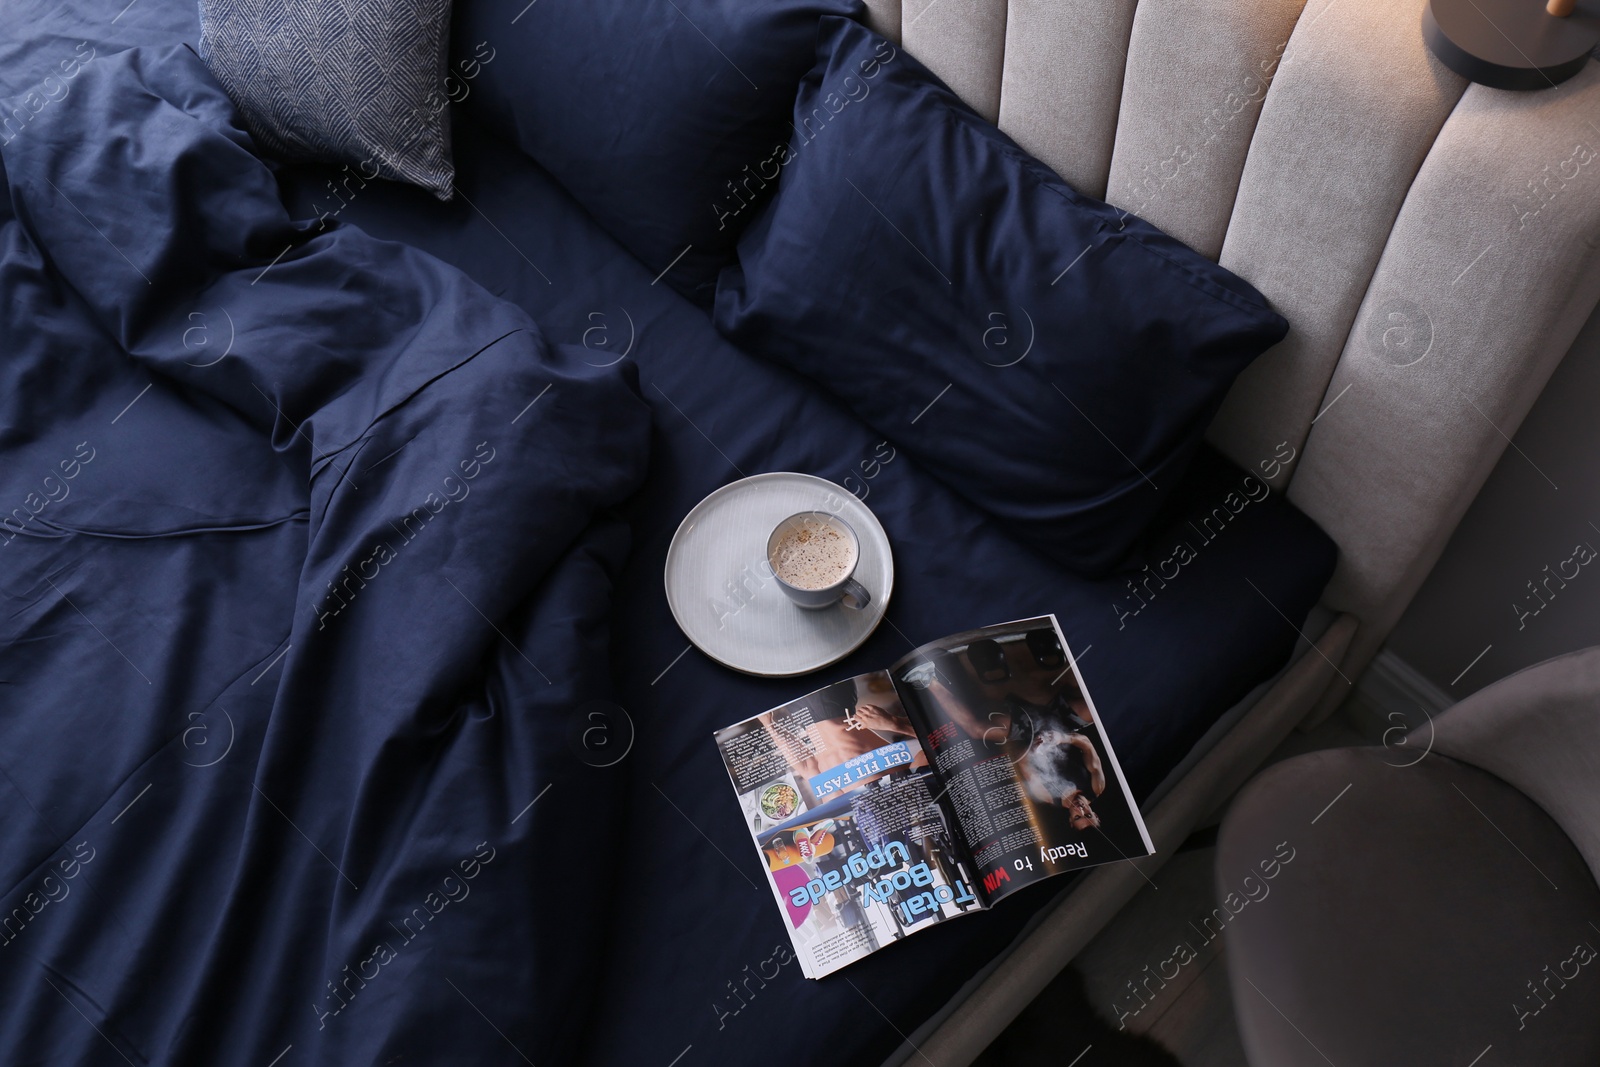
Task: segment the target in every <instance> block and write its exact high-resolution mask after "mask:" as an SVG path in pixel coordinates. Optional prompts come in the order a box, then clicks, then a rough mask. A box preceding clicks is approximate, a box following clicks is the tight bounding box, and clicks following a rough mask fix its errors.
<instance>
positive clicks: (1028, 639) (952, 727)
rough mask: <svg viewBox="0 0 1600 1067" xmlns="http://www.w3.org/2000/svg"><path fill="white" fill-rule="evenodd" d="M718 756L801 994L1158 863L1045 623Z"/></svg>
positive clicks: (939, 654)
mask: <svg viewBox="0 0 1600 1067" xmlns="http://www.w3.org/2000/svg"><path fill="white" fill-rule="evenodd" d="M716 741H717V748H718V750H719V751H720V752H721V753H722V759H723V762H724V763H725V764H726V765H727V768H728V774H729V776H730V777H731V778H732V779H733V787H734V791H735V792H737V793H738V795H739V803H740V804H741V805H742V806H743V808H744V817H745V820H746V822H747V823H748V824H749V826H750V835H751V837H752V838H754V840H755V844H756V849H757V850H758V851H759V852H760V854H761V857H762V861H763V863H764V864H765V866H766V869H767V877H768V879H769V881H770V883H771V885H772V891H773V895H774V896H775V897H776V898H777V900H778V906H779V908H780V909H781V910H782V911H783V914H784V919H785V925H786V926H787V927H788V929H789V937H790V939H791V940H792V941H793V942H794V948H795V955H796V956H797V957H798V958H799V960H800V966H801V968H802V969H803V970H804V972H805V975H806V977H808V978H821V977H822V976H824V975H826V974H830V973H832V972H833V971H836V970H838V969H839V968H841V967H844V966H845V965H847V964H850V963H853V962H855V961H856V960H859V959H861V958H862V957H864V956H867V955H870V954H871V953H873V952H875V951H877V950H878V949H879V948H881V947H883V946H884V945H886V944H889V943H890V942H893V941H898V940H900V939H901V938H904V937H907V936H909V935H911V934H914V933H916V932H917V931H919V930H925V929H927V928H929V927H931V926H937V925H938V924H939V923H941V922H944V921H945V920H947V919H953V918H956V917H958V916H961V915H965V914H966V913H967V912H969V911H974V910H982V909H985V908H988V907H989V906H991V905H992V904H994V903H995V902H996V901H998V900H1000V899H1002V898H1004V897H1006V896H1009V895H1010V894H1012V893H1014V892H1016V891H1017V890H1019V889H1021V888H1023V887H1024V886H1028V885H1032V884H1033V883H1035V882H1038V881H1041V880H1042V879H1045V878H1048V877H1050V876H1051V875H1054V874H1060V873H1062V872H1064V871H1074V870H1078V869H1080V868H1083V867H1092V866H1094V865H1096V864H1100V863H1108V862H1110V861H1113V860H1122V859H1132V858H1133V857H1135V856H1148V855H1150V854H1151V853H1153V852H1154V851H1155V848H1154V847H1153V846H1152V845H1151V843H1150V835H1149V833H1148V832H1147V831H1146V830H1145V827H1144V820H1143V819H1141V818H1140V816H1139V809H1138V808H1137V807H1136V806H1135V805H1134V803H1133V798H1132V797H1131V796H1130V795H1129V793H1128V786H1127V783H1126V781H1124V779H1123V777H1122V769H1121V768H1120V767H1119V766H1117V757H1116V754H1115V753H1113V752H1112V750H1111V739H1110V738H1109V737H1107V736H1106V735H1105V732H1104V730H1102V729H1101V727H1100V722H1099V716H1098V715H1096V714H1095V710H1094V702H1093V701H1092V700H1090V698H1089V694H1088V691H1087V690H1085V689H1084V686H1083V680H1082V679H1081V678H1080V677H1079V676H1078V670H1077V665H1076V663H1075V662H1074V661H1073V659H1072V656H1071V654H1070V653H1069V652H1068V650H1067V642H1066V640H1065V638H1063V636H1062V634H1061V627H1060V626H1059V625H1057V623H1056V619H1055V616H1054V615H1045V616H1041V617H1039V618H1034V619H1023V620H1021V621H1019V622H1009V623H1003V624H1001V625H998V626H986V627H984V628H983V629H980V630H967V631H965V632H963V633H958V634H953V635H952V636H950V637H945V638H942V639H940V640H938V641H933V642H930V643H929V644H926V645H923V646H922V647H920V648H917V649H915V650H913V651H912V652H911V653H910V654H909V655H907V656H905V657H904V658H902V659H901V660H900V661H899V662H897V663H895V664H894V666H892V667H891V668H889V670H887V671H873V672H872V673H870V674H861V675H857V676H856V677H854V678H849V679H846V680H845V681H842V682H835V683H834V684H833V685H830V686H827V687H825V688H823V689H819V690H817V691H816V692H814V693H811V694H809V695H807V696H803V697H801V698H800V699H798V700H792V701H790V702H789V703H787V704H784V705H781V706H780V707H776V708H773V709H772V710H771V711H767V712H763V713H762V714H760V715H757V716H755V717H754V718H752V719H746V720H745V721H744V722H741V723H737V724H736V725H733V726H729V727H726V728H725V729H722V730H718V731H717V732H716Z"/></svg>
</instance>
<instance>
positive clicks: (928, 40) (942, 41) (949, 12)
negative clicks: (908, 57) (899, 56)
mask: <svg viewBox="0 0 1600 1067" xmlns="http://www.w3.org/2000/svg"><path fill="white" fill-rule="evenodd" d="M900 39H901V41H902V42H903V43H904V44H905V46H906V49H907V50H908V51H910V52H911V54H912V55H914V56H916V57H917V58H918V59H920V60H921V61H922V62H923V63H925V64H926V65H927V67H928V69H929V70H931V71H933V72H934V73H935V74H937V75H938V76H939V77H940V78H941V79H943V81H944V83H945V84H946V85H948V86H950V88H951V89H953V90H955V92H956V95H957V96H959V97H961V99H963V100H965V101H966V102H967V103H968V104H969V105H970V106H971V107H972V110H974V111H976V112H977V113H978V114H980V115H982V116H983V117H984V118H986V119H988V120H989V121H990V122H994V121H995V120H996V119H998V118H999V117H1000V66H1001V63H1002V62H1003V61H1004V58H1005V50H1006V0H901V8H900Z"/></svg>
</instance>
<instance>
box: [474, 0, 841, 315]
mask: <svg viewBox="0 0 1600 1067" xmlns="http://www.w3.org/2000/svg"><path fill="white" fill-rule="evenodd" d="M861 11H862V7H861V3H860V0H537V2H532V0H460V2H459V3H458V5H457V7H456V23H457V29H456V35H455V36H456V42H457V43H456V50H457V51H458V52H463V51H465V50H466V49H467V48H469V47H470V45H471V43H472V42H477V41H484V40H487V41H489V42H491V43H492V44H493V45H494V48H495V61H494V62H493V63H490V64H485V65H484V66H483V68H482V72H481V73H480V74H479V76H478V77H477V79H476V80H475V81H474V82H473V84H472V86H471V95H470V96H469V97H468V98H467V102H466V106H467V107H468V108H477V109H479V112H480V114H481V115H483V116H484V117H485V121H486V124H488V125H490V126H491V127H492V128H498V129H500V130H501V131H503V132H505V133H507V134H508V135H509V136H510V137H511V138H512V139H513V140H514V141H515V142H516V143H517V144H518V145H519V146H520V147H521V148H522V150H523V151H524V152H526V153H527V154H528V155H530V156H532V157H533V158H534V159H535V160H537V161H538V162H539V164H540V165H541V166H543V167H544V169H545V170H547V171H549V172H550V174H551V175H552V176H553V177H554V178H555V179H556V180H557V181H559V182H560V183H561V184H562V185H564V186H565V187H566V189H567V191H568V192H570V193H571V194H572V195H573V196H574V197H575V198H576V199H577V200H578V201H579V202H580V203H582V204H583V206H584V207H586V208H587V209H588V210H589V213H590V214H592V215H593V216H594V217H595V219H596V220H598V221H599V223H600V224H601V225H602V226H604V227H605V228H606V229H608V230H609V231H611V234H612V236H614V237H616V238H617V239H618V240H620V241H621V242H622V243H623V244H624V245H626V246H627V247H628V248H629V249H630V250H631V251H632V252H633V253H634V254H635V255H636V256H638V257H639V258H640V259H641V260H643V261H644V263H645V265H646V266H647V267H648V268H649V269H650V271H651V273H661V274H662V275H663V277H662V280H663V284H668V285H671V286H673V287H674V288H676V289H677V290H678V291H679V292H682V293H685V294H687V295H690V296H691V297H695V298H697V299H699V300H700V301H701V302H702V303H706V304H709V303H710V301H711V295H712V292H713V289H714V288H715V285H716V276H717V271H718V270H719V269H720V268H722V267H723V266H725V265H726V264H728V263H731V262H732V261H733V256H734V253H733V248H734V243H735V242H736V241H737V240H738V237H739V234H740V232H741V231H742V230H743V229H744V227H745V226H746V224H748V222H749V221H750V220H751V219H752V218H753V217H754V215H755V205H756V204H757V203H759V202H760V201H761V200H762V199H764V197H765V196H766V195H768V193H769V191H770V190H769V187H770V186H771V185H772V179H773V176H767V177H763V176H762V175H760V174H759V173H757V168H758V166H759V165H760V164H761V163H763V162H764V161H765V160H767V159H768V158H769V157H770V156H771V155H772V152H773V149H774V148H775V147H777V146H778V145H781V144H783V143H784V142H786V141H787V140H788V138H789V110H790V108H791V107H792V105H793V103H794V93H795V88H796V86H797V85H798V84H799V82H800V79H801V78H802V77H803V76H804V75H805V73H806V71H807V70H809V69H810V68H811V64H812V63H813V62H814V60H815V53H816V42H817V26H818V20H819V19H820V18H821V17H822V16H823V15H827V14H836V15H856V14H859V13H861ZM669 268H670V269H669Z"/></svg>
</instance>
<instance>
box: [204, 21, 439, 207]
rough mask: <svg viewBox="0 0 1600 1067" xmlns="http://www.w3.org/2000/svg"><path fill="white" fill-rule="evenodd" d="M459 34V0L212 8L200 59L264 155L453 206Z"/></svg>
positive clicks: (205, 25)
mask: <svg viewBox="0 0 1600 1067" xmlns="http://www.w3.org/2000/svg"><path fill="white" fill-rule="evenodd" d="M449 27H450V4H449V0H366V2H364V3H357V4H329V3H322V2H319V0H202V3H201V5H200V54H201V55H202V56H203V57H204V58H205V61H206V64H207V66H209V67H210V68H211V72H212V74H214V75H215V76H216V79H217V81H218V82H219V83H220V84H221V85H222V88H223V89H224V90H225V91H226V92H227V94H228V96H229V97H231V98H232V99H233V102H234V103H235V104H236V105H238V107H239V111H240V114H241V115H242V116H243V118H244V121H245V125H246V127H247V128H248V129H249V130H250V134H251V136H252V137H254V138H255V139H256V140H257V141H258V142H259V143H260V144H261V145H262V146H263V147H264V148H267V149H268V150H270V151H271V152H273V153H275V154H277V155H280V156H283V157H285V158H288V159H309V160H316V161H319V162H324V163H345V164H349V165H350V166H351V167H352V168H354V169H355V170H356V171H357V172H358V173H359V175H360V177H361V178H362V179H369V178H372V177H375V176H381V177H384V178H392V179H395V180H398V181H405V182H411V183H412V184H414V185H420V186H422V187H423V188H425V189H430V190H432V191H433V193H434V195H436V196H438V197H439V198H440V199H441V200H448V199H450V196H451V192H452V188H453V187H452V182H453V180H454V177H455V170H454V167H453V166H452V164H451V161H450V108H449V103H450V101H449V99H448V97H447V96H446V95H445V88H444V80H445V72H446V64H447V62H448V56H447V54H446V53H447V48H448V46H449V36H450V35H449Z"/></svg>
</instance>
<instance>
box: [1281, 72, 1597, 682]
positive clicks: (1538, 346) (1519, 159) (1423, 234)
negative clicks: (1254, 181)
mask: <svg viewBox="0 0 1600 1067" xmlns="http://www.w3.org/2000/svg"><path fill="white" fill-rule="evenodd" d="M1596 116H1600V64H1597V63H1594V62H1591V63H1590V64H1589V66H1588V68H1587V69H1586V70H1585V71H1584V72H1583V73H1581V74H1579V75H1578V76H1577V77H1575V78H1573V79H1572V80H1571V81H1569V82H1567V83H1565V84H1563V85H1562V86H1560V87H1559V88H1556V89H1546V90H1542V91H1540V92H1536V93H1533V92H1530V93H1509V92H1502V91H1499V90H1494V89H1487V88H1484V87H1483V86H1478V85H1475V86H1473V87H1472V88H1471V89H1470V90H1468V91H1467V93H1466V95H1465V96H1463V97H1462V99H1461V102H1460V104H1459V106H1457V107H1456V109H1455V111H1454V113H1453V114H1452V115H1451V116H1450V120H1449V121H1448V122H1447V123H1445V125H1444V128H1443V129H1442V130H1440V132H1439V136H1438V139H1437V140H1436V141H1435V142H1434V144H1433V148H1432V150H1431V151H1430V153H1429V155H1428V159H1427V162H1426V163H1425V164H1424V165H1423V167H1422V168H1421V170H1420V171H1419V172H1418V174H1417V176H1416V179H1415V181H1413V182H1412V185H1411V189H1410V191H1409V193H1408V194H1407V196H1406V201H1405V206H1404V208H1403V209H1402V210H1401V212H1400V214H1399V217H1398V218H1397V219H1396V220H1395V223H1394V228H1393V232H1392V233H1391V234H1390V236H1389V241H1388V245H1387V247H1386V248H1385V249H1384V252H1383V258H1382V262H1381V263H1380V264H1379V266H1378V269H1377V271H1376V273H1375V275H1374V276H1373V279H1372V283H1371V286H1370V288H1369V290H1368V292H1367V294H1366V297H1365V299H1364V300H1363V303H1362V307H1361V312H1360V314H1359V315H1358V316H1357V318H1356V321H1355V327H1354V329H1353V330H1352V332H1351V334H1350V337H1349V339H1348V341H1347V343H1346V344H1345V346H1344V352H1343V356H1342V358H1341V359H1340V362H1339V366H1338V372H1337V373H1336V374H1335V375H1334V377H1333V381H1332V382H1331V383H1330V386H1329V400H1331V399H1332V397H1333V396H1335V395H1337V394H1338V393H1340V392H1341V391H1344V390H1345V389H1346V387H1348V391H1347V392H1346V393H1345V395H1344V396H1343V397H1342V398H1341V399H1340V400H1339V401H1338V403H1337V405H1335V406H1334V407H1333V408H1331V409H1330V410H1329V412H1328V414H1327V415H1326V416H1325V417H1324V418H1323V419H1322V420H1321V421H1320V422H1318V423H1317V425H1316V427H1315V428H1314V429H1313V430H1312V433H1311V436H1310V438H1309V439H1308V441H1307V442H1306V447H1305V452H1304V455H1303V457H1302V459H1301V464H1300V468H1299V470H1298V471H1297V473H1296V474H1295V479H1294V484H1293V486H1292V487H1291V488H1290V492H1289V496H1290V499H1292V500H1293V501H1294V502H1295V503H1296V504H1298V505H1299V506H1300V507H1301V508H1302V509H1304V510H1305V511H1306V512H1307V514H1309V515H1310V516H1311V517H1312V518H1314V519H1316V520H1317V522H1318V523H1319V524H1320V525H1321V526H1322V528H1323V529H1325V530H1327V531H1328V533H1329V534H1331V535H1332V536H1333V538H1334V540H1336V541H1337V542H1338V543H1339V547H1340V550H1341V564H1340V568H1339V571H1338V573H1337V574H1336V575H1335V577H1334V580H1333V583H1332V585H1331V586H1330V587H1329V589H1328V592H1327V594H1326V601H1327V603H1328V604H1329V605H1330V606H1332V607H1334V608H1335V609H1337V610H1345V611H1350V612H1352V613H1354V614H1357V615H1359V616H1360V617H1361V618H1362V619H1363V621H1365V622H1366V623H1367V624H1368V625H1369V632H1368V633H1366V634H1364V635H1362V636H1361V637H1359V638H1358V640H1357V645H1356V647H1355V648H1354V649H1353V651H1352V655H1353V656H1355V657H1357V659H1356V664H1357V665H1359V664H1360V663H1363V662H1364V660H1365V656H1367V655H1368V654H1370V653H1371V652H1373V651H1375V648H1376V644H1377V642H1378V640H1380V639H1381V637H1382V636H1383V635H1384V634H1386V633H1387V632H1388V630H1389V629H1390V628H1391V627H1392V626H1393V624H1394V622H1395V621H1396V620H1398V619H1399V617H1400V614H1401V612H1403V611H1404V609H1405V606H1406V604H1407V603H1408V602H1409V601H1410V599H1411V597H1412V596H1413V595H1414V594H1415V592H1416V590H1417V589H1418V587H1420V586H1421V584H1422V580H1423V579H1424V578H1425V577H1426V575H1427V572H1428V570H1429V569H1430V568H1431V567H1432V566H1433V563H1434V561H1435V560H1437V559H1438V556H1439V553H1440V552H1442V551H1443V550H1444V545H1445V542H1446V540H1447V539H1448V538H1449V535H1450V532H1451V531H1452V530H1454V529H1455V526H1456V523H1457V522H1458V521H1460V518H1461V515H1462V513H1463V512H1465V510H1466V508H1467V505H1468V504H1469V503H1470V502H1471V500H1472V497H1473V496H1474V495H1476V493H1477V491H1478V488H1479V487H1480V486H1481V485H1482V484H1483V481H1484V479H1485V478H1487V477H1488V475H1489V471H1490V470H1491V469H1493V467H1494V464H1495V461H1496V460H1497V459H1498V458H1499V456H1500V454H1501V452H1502V451H1503V450H1504V449H1505V447H1506V441H1507V440H1508V439H1509V437H1510V436H1511V435H1512V434H1513V433H1515V432H1516V428H1517V426H1518V424H1520V423H1521V422H1522V419H1523V416H1524V415H1526V414H1527V411H1528V409H1529V408H1530V407H1531V406H1532V405H1533V402H1534V400H1535V398H1537V396H1538V395H1539V392H1540V390H1541V389H1543V388H1544V383H1545V381H1546V380H1547V379H1548V378H1549V376H1550V373H1551V371H1553V370H1554V369H1555V366H1556V363H1557V362H1558V361H1559V360H1560V359H1561V357H1562V355H1563V354H1565V352H1566V351H1567V349H1568V347H1570V345H1571V344H1572V340H1573V338H1574V337H1576V336H1577V333H1578V330H1579V329H1580V328H1581V327H1582V325H1583V323H1584V320H1585V319H1587V318H1588V316H1589V314H1590V313H1591V312H1592V311H1593V309H1594V307H1595V302H1596V299H1597V298H1600V256H1597V255H1596V254H1595V253H1596V248H1597V247H1600V131H1597V128H1596V125H1595V118H1596ZM1584 159H1587V160H1588V162H1587V163H1581V162H1580V161H1581V160H1584ZM1563 174H1564V175H1566V177H1565V178H1563V177H1561V175H1563ZM1536 183H1538V184H1536ZM1546 183H1548V184H1546ZM1326 402H1327V401H1324V403H1326ZM1345 673H1346V674H1348V675H1351V676H1352V677H1354V674H1353V672H1352V671H1351V670H1350V669H1349V668H1347V669H1346V670H1345Z"/></svg>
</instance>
